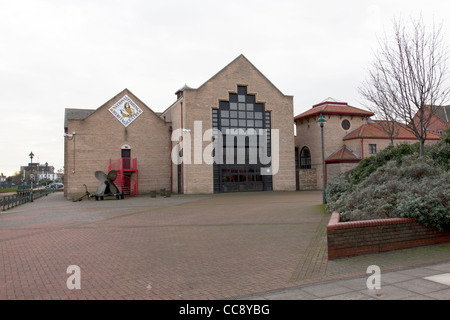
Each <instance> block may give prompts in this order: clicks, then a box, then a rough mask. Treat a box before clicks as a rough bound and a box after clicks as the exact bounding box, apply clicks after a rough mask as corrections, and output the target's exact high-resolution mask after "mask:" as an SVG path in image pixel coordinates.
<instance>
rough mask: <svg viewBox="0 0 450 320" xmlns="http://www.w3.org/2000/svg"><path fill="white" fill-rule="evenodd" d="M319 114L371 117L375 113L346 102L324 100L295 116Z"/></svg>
mask: <svg viewBox="0 0 450 320" xmlns="http://www.w3.org/2000/svg"><path fill="white" fill-rule="evenodd" d="M319 114H323V115H325V114H337V115H350V116H366V117H371V116H373V115H374V114H373V113H372V112H370V111H367V110H363V109H359V108H355V107H352V106H349V105H348V104H347V103H346V102H335V101H324V102H322V103H319V104H316V105H314V106H313V107H312V109H309V110H308V111H305V112H303V113H301V114H299V115H298V116H296V117H295V118H294V121H296V120H300V119H305V118H309V117H313V116H316V115H317V116H318V115H319Z"/></svg>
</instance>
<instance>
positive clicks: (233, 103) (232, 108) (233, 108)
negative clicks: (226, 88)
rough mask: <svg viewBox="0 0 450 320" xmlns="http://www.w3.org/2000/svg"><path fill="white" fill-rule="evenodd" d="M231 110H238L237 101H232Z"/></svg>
mask: <svg viewBox="0 0 450 320" xmlns="http://www.w3.org/2000/svg"><path fill="white" fill-rule="evenodd" d="M230 110H237V103H236V102H230Z"/></svg>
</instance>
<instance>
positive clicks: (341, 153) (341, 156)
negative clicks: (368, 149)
mask: <svg viewBox="0 0 450 320" xmlns="http://www.w3.org/2000/svg"><path fill="white" fill-rule="evenodd" d="M359 160H361V157H360V156H359V155H357V154H356V153H354V152H353V150H351V149H350V148H349V147H347V146H346V145H345V144H344V145H343V146H342V147H340V148H339V149H338V150H337V151H335V152H334V153H333V154H331V155H330V156H329V157H328V158H327V159H326V160H325V161H327V162H334V161H359Z"/></svg>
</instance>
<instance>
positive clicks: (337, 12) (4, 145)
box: [0, 0, 450, 175]
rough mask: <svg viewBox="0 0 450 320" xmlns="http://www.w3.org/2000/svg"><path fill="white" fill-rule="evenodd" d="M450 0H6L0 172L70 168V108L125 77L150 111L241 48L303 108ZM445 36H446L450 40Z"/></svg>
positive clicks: (360, 76)
mask: <svg viewBox="0 0 450 320" xmlns="http://www.w3.org/2000/svg"><path fill="white" fill-rule="evenodd" d="M449 13H450V1H448V0H427V1H423V0H420V1H416V0H405V1H403V0H402V1H396V0H389V1H375V0H373V1H372V0H355V1H342V0H341V1H335V0H330V1H320V0H316V1H299V0H296V1H295V0H292V1H290V0H277V1H266V0H258V1H257V0H239V1H235V0H227V1H223V0H221V1H215V0H204V1H203V0H202V1H198V0H190V1H186V0H183V1H171V0H165V1H152V0H146V1H139V0H126V1H125V0H123V1H118V0H116V1H113V0H104V1H99V0H73V1H72V0H49V1H44V0H30V1H25V0H0V98H1V102H0V110H1V115H0V173H1V172H3V173H4V174H5V175H12V174H13V173H14V172H15V171H19V169H20V166H21V165H26V164H27V163H28V162H29V160H30V159H29V157H28V154H29V153H30V151H33V153H34V154H35V158H34V159H33V162H40V163H45V162H48V163H49V164H50V165H53V166H55V168H56V169H62V168H63V164H64V138H63V133H64V123H63V122H64V109H65V108H86V109H96V108H98V107H99V106H101V105H102V104H103V103H105V102H106V101H108V100H109V99H111V98H112V97H113V96H115V95H116V94H117V93H119V92H120V91H121V90H123V89H124V88H128V89H129V90H131V91H132V92H133V93H134V94H135V95H136V96H138V97H139V98H140V99H141V100H142V101H143V102H144V103H146V104H147V105H148V106H149V107H150V108H152V109H153V110H154V111H156V112H159V111H163V110H165V109H166V108H167V107H169V106H170V105H171V104H172V103H173V102H174V101H175V99H176V97H175V95H174V93H175V91H176V90H177V89H179V88H180V87H182V86H183V85H184V84H185V83H186V84H188V85H189V86H191V87H193V88H197V87H199V86H200V85H202V84H203V83H204V82H206V81H207V80H208V79H209V78H211V77H212V76H213V75H214V74H215V73H217V72H218V71H219V70H221V69H222V68H223V67H224V66H226V65H227V64H228V63H230V62H231V61H232V60H234V59H235V58H236V57H237V56H239V55H240V54H244V55H245V56H246V57H247V58H248V59H249V60H250V61H251V62H252V63H253V64H254V65H255V66H256V67H257V68H258V69H259V70H260V71H261V72H262V73H263V74H264V75H265V76H266V77H267V78H269V80H271V82H272V83H273V84H274V85H275V86H276V87H277V88H278V89H280V90H281V91H282V92H283V93H284V94H286V95H292V96H294V109H295V110H294V114H295V115H297V114H299V113H301V112H303V111H305V110H307V109H309V108H311V106H312V105H313V104H315V103H318V102H321V101H322V100H324V99H326V98H327V97H333V98H335V99H337V100H341V101H346V102H348V103H349V104H350V105H353V106H355V107H361V103H362V102H363V100H362V98H361V97H360V96H359V95H358V90H357V87H358V86H359V85H360V84H361V82H362V81H364V80H365V78H366V77H367V68H368V65H369V63H370V62H371V61H372V59H373V56H374V52H375V51H376V50H377V49H378V38H380V37H383V36H384V34H385V33H388V34H389V33H390V32H391V30H392V21H393V19H394V18H399V17H402V18H405V19H406V20H407V19H409V18H410V17H418V16H419V15H420V14H422V16H423V18H424V21H425V22H426V24H429V25H430V26H431V25H432V24H433V20H434V21H436V23H437V24H439V23H443V24H444V25H443V29H444V32H445V35H446V37H448V36H449V35H450V23H446V21H445V18H448V17H449ZM447 44H448V43H447Z"/></svg>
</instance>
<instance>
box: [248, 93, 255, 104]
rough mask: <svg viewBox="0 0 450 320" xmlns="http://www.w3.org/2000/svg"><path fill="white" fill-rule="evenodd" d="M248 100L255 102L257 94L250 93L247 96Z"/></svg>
mask: <svg viewBox="0 0 450 320" xmlns="http://www.w3.org/2000/svg"><path fill="white" fill-rule="evenodd" d="M247 102H248V103H255V96H254V95H252V94H250V95H248V96H247Z"/></svg>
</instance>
